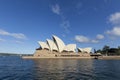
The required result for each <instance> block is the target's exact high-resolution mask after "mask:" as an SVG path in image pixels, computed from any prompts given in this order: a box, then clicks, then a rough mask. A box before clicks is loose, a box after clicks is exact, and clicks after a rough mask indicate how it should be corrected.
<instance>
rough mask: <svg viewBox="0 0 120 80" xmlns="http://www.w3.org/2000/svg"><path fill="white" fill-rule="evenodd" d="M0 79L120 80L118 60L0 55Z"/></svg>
mask: <svg viewBox="0 0 120 80" xmlns="http://www.w3.org/2000/svg"><path fill="white" fill-rule="evenodd" d="M0 80H120V60H94V59H71V60H70V59H39V60H37V59H36V60H25V59H22V58H20V57H16V56H6V57H0Z"/></svg>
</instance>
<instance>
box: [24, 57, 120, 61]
mask: <svg viewBox="0 0 120 80" xmlns="http://www.w3.org/2000/svg"><path fill="white" fill-rule="evenodd" d="M22 59H94V57H34V56H22ZM98 59H101V60H104V59H105V60H117V59H118V60H120V56H101V57H99V58H98Z"/></svg>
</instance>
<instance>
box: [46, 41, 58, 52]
mask: <svg viewBox="0 0 120 80" xmlns="http://www.w3.org/2000/svg"><path fill="white" fill-rule="evenodd" d="M47 43H48V46H49V47H50V50H51V51H52V50H56V51H58V48H57V46H56V44H55V43H54V42H53V41H52V40H50V39H47Z"/></svg>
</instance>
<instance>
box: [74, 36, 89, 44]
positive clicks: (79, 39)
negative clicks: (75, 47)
mask: <svg viewBox="0 0 120 80" xmlns="http://www.w3.org/2000/svg"><path fill="white" fill-rule="evenodd" d="M75 40H76V41H77V42H80V43H88V42H89V41H90V40H89V39H88V38H87V37H85V36H82V35H76V36H75Z"/></svg>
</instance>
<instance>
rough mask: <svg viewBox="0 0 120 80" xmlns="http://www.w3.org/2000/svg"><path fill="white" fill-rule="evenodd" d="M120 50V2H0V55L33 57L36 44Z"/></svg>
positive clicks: (98, 0) (42, 0)
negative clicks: (59, 42) (52, 42)
mask: <svg viewBox="0 0 120 80" xmlns="http://www.w3.org/2000/svg"><path fill="white" fill-rule="evenodd" d="M52 35H56V36H58V37H59V38H61V39H62V40H63V41H64V43H65V44H66V45H67V44H70V43H73V44H76V45H77V47H80V48H84V47H92V48H93V49H102V48H103V46H104V45H108V46H110V47H118V46H120V0H0V52H4V53H6V52H7V53H21V54H33V53H34V52H35V49H36V48H38V47H40V45H39V44H38V41H46V39H52Z"/></svg>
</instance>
